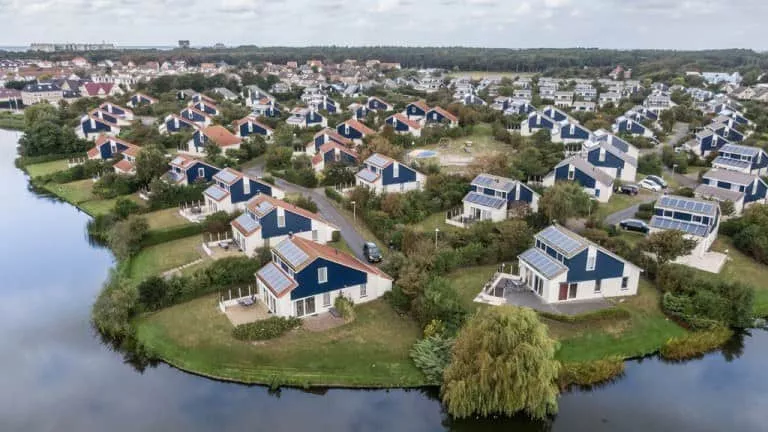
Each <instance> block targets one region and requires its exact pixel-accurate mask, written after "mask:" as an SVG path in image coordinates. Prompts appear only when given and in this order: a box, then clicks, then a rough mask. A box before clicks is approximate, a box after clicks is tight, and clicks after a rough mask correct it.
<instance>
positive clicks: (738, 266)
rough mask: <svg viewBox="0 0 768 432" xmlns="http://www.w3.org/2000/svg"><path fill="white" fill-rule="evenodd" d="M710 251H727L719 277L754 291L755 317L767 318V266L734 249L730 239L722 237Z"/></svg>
mask: <svg viewBox="0 0 768 432" xmlns="http://www.w3.org/2000/svg"><path fill="white" fill-rule="evenodd" d="M712 250H713V251H716V252H722V253H724V252H725V251H726V250H727V251H728V261H726V263H725V266H724V267H723V269H722V270H721V271H720V276H722V277H723V278H725V279H726V280H729V281H737V282H742V283H745V284H747V285H750V286H752V288H754V290H755V301H754V305H753V310H754V313H755V315H756V316H759V317H768V266H765V265H763V264H760V263H759V262H757V261H755V260H754V259H752V258H751V257H749V256H747V255H745V254H744V253H743V252H741V251H740V250H738V249H736V247H735V246H734V245H733V242H732V241H731V239H730V238H729V237H726V236H723V235H721V236H719V237H718V238H717V240H715V243H714V244H713V245H712Z"/></svg>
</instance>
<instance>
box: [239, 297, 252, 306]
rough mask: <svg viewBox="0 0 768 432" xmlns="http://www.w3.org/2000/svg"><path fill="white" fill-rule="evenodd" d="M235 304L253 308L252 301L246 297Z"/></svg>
mask: <svg viewBox="0 0 768 432" xmlns="http://www.w3.org/2000/svg"><path fill="white" fill-rule="evenodd" d="M237 304H239V305H241V306H245V307H250V306H253V299H252V298H250V297H246V298H244V299H240V300H238V301H237Z"/></svg>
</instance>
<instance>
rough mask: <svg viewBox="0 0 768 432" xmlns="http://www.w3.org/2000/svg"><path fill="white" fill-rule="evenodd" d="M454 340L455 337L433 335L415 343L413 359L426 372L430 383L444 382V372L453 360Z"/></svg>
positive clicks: (412, 350) (412, 351)
mask: <svg viewBox="0 0 768 432" xmlns="http://www.w3.org/2000/svg"><path fill="white" fill-rule="evenodd" d="M453 342H454V340H453V338H446V337H443V336H442V335H432V336H429V337H425V338H424V339H421V340H419V341H416V343H414V344H413V347H412V348H411V352H410V357H411V360H413V363H414V364H415V365H416V367H417V368H419V370H421V372H422V373H423V374H424V377H425V378H426V380H427V383H428V384H430V385H440V384H442V382H443V372H444V371H445V368H446V367H448V363H450V361H451V348H453Z"/></svg>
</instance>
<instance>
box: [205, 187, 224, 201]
mask: <svg viewBox="0 0 768 432" xmlns="http://www.w3.org/2000/svg"><path fill="white" fill-rule="evenodd" d="M205 194H206V195H208V196H209V197H211V198H213V199H215V200H216V201H221V200H222V199H223V198H224V197H226V196H227V195H229V192H227V191H225V190H224V189H222V188H220V187H218V186H216V185H213V186H210V187H208V189H206V190H205Z"/></svg>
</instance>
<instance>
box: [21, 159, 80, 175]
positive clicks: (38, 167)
mask: <svg viewBox="0 0 768 432" xmlns="http://www.w3.org/2000/svg"><path fill="white" fill-rule="evenodd" d="M24 168H25V169H26V170H27V173H28V174H29V176H30V177H32V178H34V177H40V176H44V175H48V174H53V173H55V172H58V171H64V170H66V169H68V168H69V167H68V166H67V159H59V160H55V161H50V162H43V163H39V164H32V165H27V166H25V167H24Z"/></svg>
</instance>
